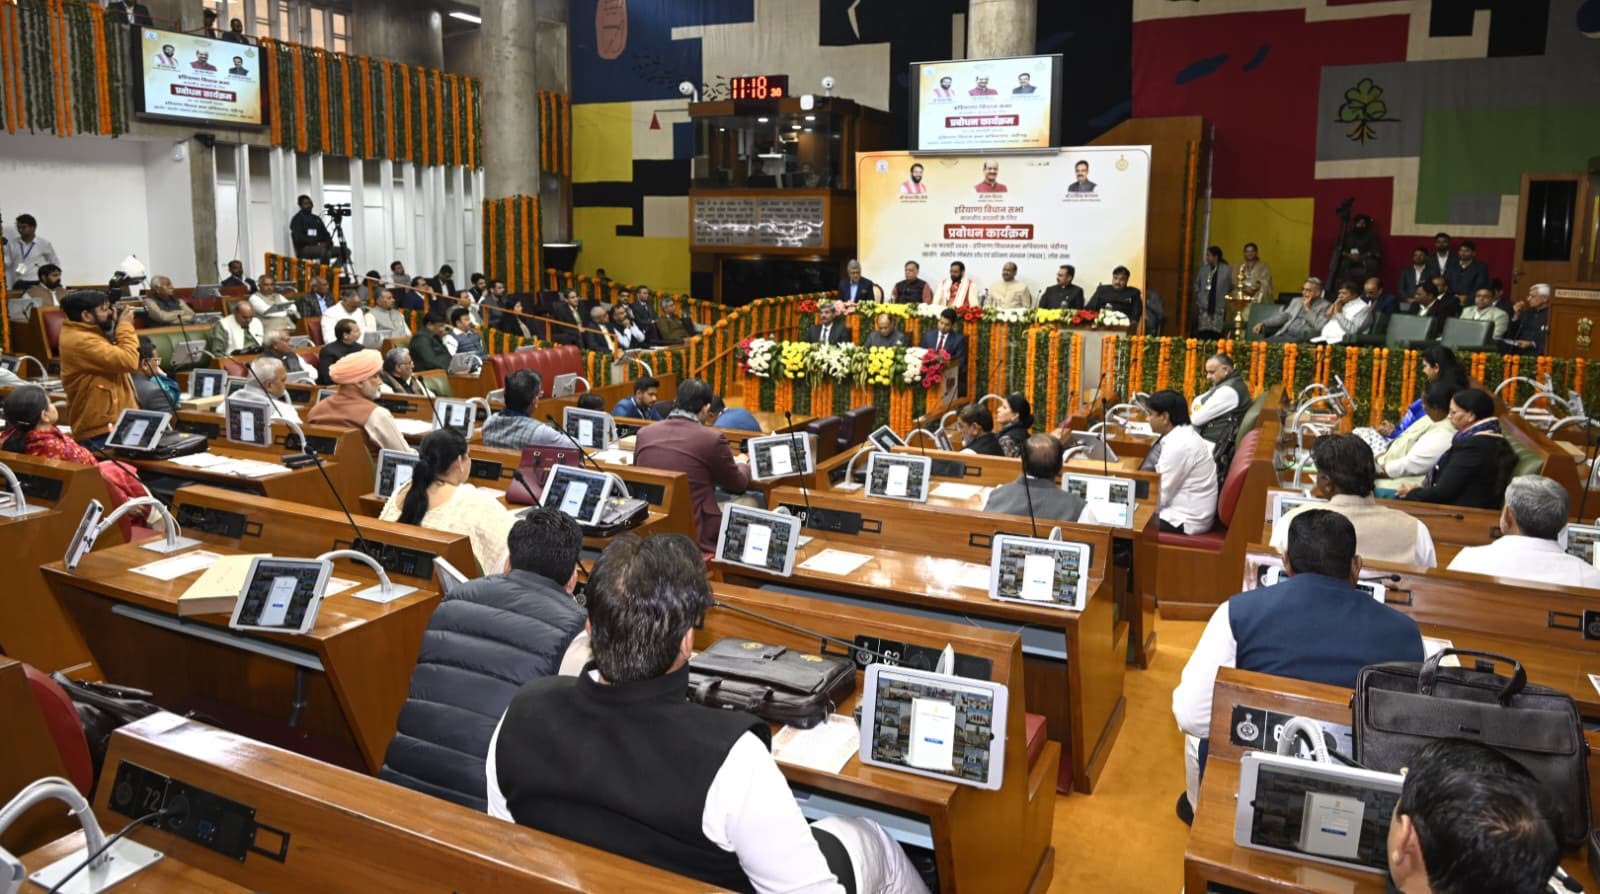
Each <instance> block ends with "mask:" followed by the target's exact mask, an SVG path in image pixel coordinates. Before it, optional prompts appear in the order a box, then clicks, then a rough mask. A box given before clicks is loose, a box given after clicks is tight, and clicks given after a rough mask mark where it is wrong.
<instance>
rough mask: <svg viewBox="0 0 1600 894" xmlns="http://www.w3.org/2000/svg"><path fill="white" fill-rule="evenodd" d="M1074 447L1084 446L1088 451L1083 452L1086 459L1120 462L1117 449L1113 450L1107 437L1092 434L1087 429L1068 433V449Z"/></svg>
mask: <svg viewBox="0 0 1600 894" xmlns="http://www.w3.org/2000/svg"><path fill="white" fill-rule="evenodd" d="M1073 447H1083V448H1085V449H1086V450H1087V451H1088V452H1086V453H1083V454H1081V456H1082V457H1083V458H1084V459H1092V460H1095V461H1096V462H1107V463H1114V462H1118V459H1117V454H1116V451H1114V450H1112V449H1111V445H1109V444H1107V443H1106V441H1105V439H1104V438H1102V437H1100V436H1099V435H1095V434H1090V433H1089V432H1086V431H1075V432H1072V433H1070V434H1068V435H1067V449H1069V450H1070V449H1072V448H1073Z"/></svg>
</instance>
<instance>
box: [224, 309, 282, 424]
mask: <svg viewBox="0 0 1600 894" xmlns="http://www.w3.org/2000/svg"><path fill="white" fill-rule="evenodd" d="M241 303H242V302H241ZM245 306H246V307H249V305H248V304H246V305H245ZM241 396H242V397H243V398H244V399H245V400H254V401H257V402H261V401H265V402H267V403H269V404H271V405H272V411H271V413H270V414H269V415H270V417H271V418H273V419H288V420H290V421H293V422H295V423H299V422H300V413H299V412H298V411H297V410H295V408H294V401H292V400H290V399H289V373H288V372H287V371H286V370H285V369H284V368H283V362H282V361H280V360H277V359H276V358H273V357H257V358H256V359H254V360H252V361H250V368H249V371H248V372H246V373H245V382H244V387H243V388H240V389H239V390H238V391H235V392H234V393H232V394H230V395H228V397H227V399H226V400H224V401H223V402H222V403H221V405H219V406H218V407H217V412H219V413H221V414H222V415H223V416H224V417H226V416H227V415H228V401H231V400H233V399H234V398H236V397H241Z"/></svg>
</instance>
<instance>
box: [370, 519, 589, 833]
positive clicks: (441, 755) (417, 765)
mask: <svg viewBox="0 0 1600 894" xmlns="http://www.w3.org/2000/svg"><path fill="white" fill-rule="evenodd" d="M506 546H507V552H508V555H509V559H510V562H509V564H510V566H511V567H510V568H509V569H508V570H507V571H506V572H505V573H504V574H491V575H489V576H488V577H480V578H478V579H476V580H470V581H467V582H466V583H464V584H462V585H460V586H458V587H456V588H455V589H453V590H451V591H450V592H449V593H447V594H446V595H445V597H444V599H443V600H442V601H441V602H440V603H439V607H438V608H436V609H434V611H433V617H431V618H429V619H428V629H427V630H425V631H423V634H422V648H421V651H420V652H418V654H417V667H416V670H414V671H412V674H411V692H410V694H409V696H408V697H407V698H406V702H405V704H404V705H403V706H402V707H401V708H400V719H399V723H398V729H396V730H395V734H394V738H393V739H392V740H390V742H389V750H388V753H387V754H386V755H385V756H384V759H383V769H381V770H380V771H379V772H378V776H379V778H382V779H387V780H389V781H390V782H397V783H399V784H401V785H403V786H405V787H407V788H412V789H416V790H417V791H420V792H425V793H427V794H430V795H433V796H435V797H439V798H445V799H447V800H450V801H454V802H456V803H457V804H461V805H463V806H466V807H471V808H473V809H474V810H480V811H481V810H485V809H487V807H488V802H487V801H486V800H485V799H484V770H483V765H484V755H486V754H488V751H489V739H490V737H491V736H493V735H494V730H495V724H496V723H498V722H499V721H500V715H501V714H502V713H504V711H505V709H506V705H509V704H510V703H511V697H512V696H514V695H516V693H517V687H518V686H520V685H522V684H523V683H526V682H527V681H529V680H533V679H536V678H538V677H548V676H550V675H552V674H554V673H556V672H557V671H564V672H565V673H568V674H575V673H577V672H578V668H580V667H582V666H583V664H584V662H585V661H587V660H588V657H589V648H588V643H589V638H588V637H587V636H585V635H584V632H583V626H584V621H585V619H586V616H585V615H584V612H583V608H582V607H580V606H579V605H578V603H577V601H576V600H574V599H573V598H572V590H573V588H574V587H575V586H576V585H577V582H578V573H577V567H578V553H579V551H580V550H582V549H583V531H582V530H581V529H580V528H579V527H578V523H577V522H575V521H573V520H572V519H571V518H570V517H569V516H567V515H564V514H563V513H561V512H559V511H557V510H556V509H555V508H554V507H550V508H544V507H541V506H535V507H533V508H532V509H530V510H528V512H527V514H526V515H524V516H523V517H522V518H521V519H520V520H519V521H518V522H517V523H516V524H515V525H514V526H512V528H511V534H510V535H509V536H508V537H507V538H506Z"/></svg>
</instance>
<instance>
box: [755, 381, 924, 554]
mask: <svg viewBox="0 0 1600 894" xmlns="http://www.w3.org/2000/svg"><path fill="white" fill-rule="evenodd" d="M783 418H784V420H785V421H786V422H788V423H789V444H790V445H791V446H792V447H793V448H794V449H796V450H799V451H801V452H803V451H804V450H805V448H804V447H801V446H800V445H799V444H796V443H795V438H796V435H795V430H794V414H793V413H791V412H789V411H788V410H784V411H783ZM923 452H924V453H926V452H927V451H923ZM753 461H754V460H752V462H753ZM800 499H802V500H805V501H806V517H805V519H804V520H802V521H801V522H800V527H802V528H804V527H808V526H809V525H810V523H811V496H810V495H809V494H807V493H806V476H805V475H804V474H802V475H801V476H800Z"/></svg>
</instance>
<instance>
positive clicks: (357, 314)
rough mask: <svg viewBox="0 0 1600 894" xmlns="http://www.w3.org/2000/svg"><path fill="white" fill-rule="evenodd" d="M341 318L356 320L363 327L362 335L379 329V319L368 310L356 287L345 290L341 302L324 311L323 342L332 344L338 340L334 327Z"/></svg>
mask: <svg viewBox="0 0 1600 894" xmlns="http://www.w3.org/2000/svg"><path fill="white" fill-rule="evenodd" d="M340 320H355V321H356V326H358V327H360V329H361V336H358V339H357V340H359V339H360V338H361V337H365V336H366V335H367V333H369V332H377V331H378V321H377V320H375V319H373V318H372V311H370V310H367V308H366V307H365V306H363V305H362V303H361V293H360V292H358V291H356V290H355V289H351V290H350V291H348V292H345V293H344V294H343V295H341V296H340V297H339V303H338V304H335V305H333V306H332V307H329V308H328V309H327V310H325V311H323V312H322V343H323V344H325V345H331V344H333V343H334V342H335V341H338V338H337V336H336V334H335V333H334V328H335V327H337V326H338V325H339V321H340Z"/></svg>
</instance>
